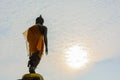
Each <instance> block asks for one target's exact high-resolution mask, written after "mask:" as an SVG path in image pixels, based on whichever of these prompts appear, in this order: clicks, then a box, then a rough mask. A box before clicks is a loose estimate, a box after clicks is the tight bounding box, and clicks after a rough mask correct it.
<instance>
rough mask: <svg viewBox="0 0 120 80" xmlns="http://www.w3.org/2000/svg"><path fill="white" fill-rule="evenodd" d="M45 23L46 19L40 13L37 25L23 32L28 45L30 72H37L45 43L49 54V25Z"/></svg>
mask: <svg viewBox="0 0 120 80" xmlns="http://www.w3.org/2000/svg"><path fill="white" fill-rule="evenodd" d="M43 23H44V19H43V18H42V16H41V15H40V16H39V17H37V18H36V23H35V25H33V26H31V27H30V28H28V30H26V31H25V32H24V33H23V34H24V36H25V38H26V40H27V45H28V51H29V61H28V67H29V72H30V73H35V69H36V67H37V65H38V64H39V62H40V60H41V58H42V56H43V51H44V44H45V52H46V55H47V54H48V41H47V27H46V26H44V25H43Z"/></svg>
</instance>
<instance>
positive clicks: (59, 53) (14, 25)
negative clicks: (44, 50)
mask: <svg viewBox="0 0 120 80" xmlns="http://www.w3.org/2000/svg"><path fill="white" fill-rule="evenodd" d="M119 4H120V0H1V1H0V28H1V29H0V33H1V34H0V44H1V46H0V64H1V65H0V71H1V73H0V78H1V79H2V80H16V79H20V78H22V76H23V75H24V74H26V73H28V68H27V61H28V55H27V50H26V41H25V39H24V37H23V34H22V33H23V32H24V31H25V30H26V29H27V28H29V27H30V26H32V25H34V24H35V19H36V17H38V16H39V15H40V14H42V16H43V18H44V19H45V23H44V25H45V26H47V27H48V42H49V51H48V56H46V55H44V56H43V59H42V60H41V62H40V64H39V66H38V67H37V69H36V72H38V73H40V74H41V75H43V77H44V79H45V80H120V76H119V74H120V69H119V68H120V49H119V48H120V37H119V34H120V27H119V25H120V10H119V9H120V5H119ZM72 45H79V46H82V47H84V49H85V50H87V52H88V55H89V64H87V65H86V66H85V67H84V68H82V69H71V68H70V67H69V66H68V65H67V64H66V63H65V50H66V49H67V48H69V47H70V46H72Z"/></svg>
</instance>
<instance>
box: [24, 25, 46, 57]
mask: <svg viewBox="0 0 120 80" xmlns="http://www.w3.org/2000/svg"><path fill="white" fill-rule="evenodd" d="M23 35H24V37H25V38H26V41H27V47H28V51H29V55H32V54H34V53H35V52H37V51H40V54H39V57H40V58H41V57H42V55H43V51H44V36H43V35H42V34H41V32H40V29H39V27H38V25H37V24H36V25H33V26H32V27H30V28H29V29H27V30H26V31H25V32H24V33H23Z"/></svg>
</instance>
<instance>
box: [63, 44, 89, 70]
mask: <svg viewBox="0 0 120 80" xmlns="http://www.w3.org/2000/svg"><path fill="white" fill-rule="evenodd" d="M65 57H66V63H67V64H68V65H69V66H70V67H72V68H75V69H78V68H81V67H83V66H85V65H86V64H87V63H88V53H87V51H86V50H84V49H83V48H82V47H80V46H79V45H74V46H71V47H69V48H68V49H67V51H66V55H65Z"/></svg>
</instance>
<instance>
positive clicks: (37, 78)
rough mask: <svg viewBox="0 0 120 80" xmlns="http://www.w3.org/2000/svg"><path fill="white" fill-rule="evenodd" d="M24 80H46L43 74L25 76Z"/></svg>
mask: <svg viewBox="0 0 120 80" xmlns="http://www.w3.org/2000/svg"><path fill="white" fill-rule="evenodd" d="M22 80H44V78H43V76H42V75H41V74H38V73H30V74H25V75H23V77H22Z"/></svg>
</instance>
